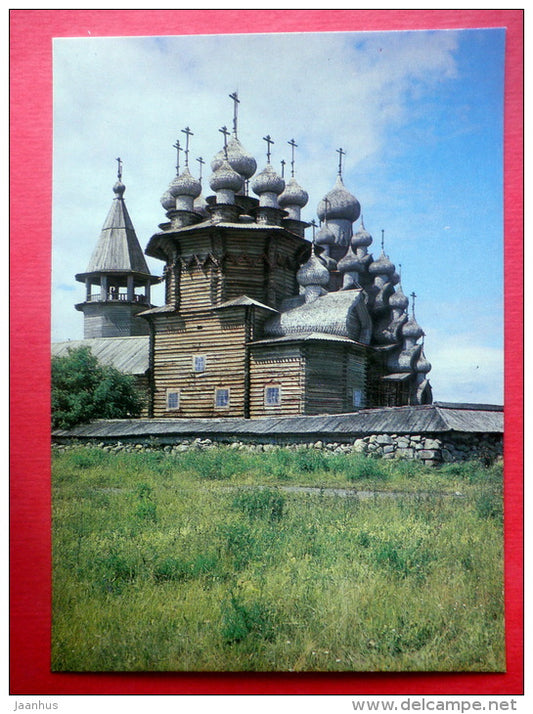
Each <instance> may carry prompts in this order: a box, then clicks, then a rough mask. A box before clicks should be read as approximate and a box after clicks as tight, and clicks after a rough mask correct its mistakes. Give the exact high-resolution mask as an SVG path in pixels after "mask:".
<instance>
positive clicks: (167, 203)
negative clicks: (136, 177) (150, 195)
mask: <svg viewBox="0 0 533 714" xmlns="http://www.w3.org/2000/svg"><path fill="white" fill-rule="evenodd" d="M161 205H162V206H163V208H164V209H165V211H172V209H174V208H176V198H175V196H173V195H172V194H171V193H170V191H169V190H167V191H165V193H164V194H163V195H162V196H161Z"/></svg>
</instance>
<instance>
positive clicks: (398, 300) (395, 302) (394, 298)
mask: <svg viewBox="0 0 533 714" xmlns="http://www.w3.org/2000/svg"><path fill="white" fill-rule="evenodd" d="M389 305H390V307H392V308H394V309H397V310H406V309H407V306H408V305H409V298H408V297H407V296H406V295H404V292H403V290H402V286H401V285H400V287H399V288H398V290H396V292H394V293H393V294H392V295H391V296H390V298H389Z"/></svg>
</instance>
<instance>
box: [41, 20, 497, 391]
mask: <svg viewBox="0 0 533 714" xmlns="http://www.w3.org/2000/svg"><path fill="white" fill-rule="evenodd" d="M504 44H505V32H504V30H499V29H483V30H462V31H435V32H421V31H417V32H392V33H320V34H302V33H295V34H280V35H265V34H263V35H226V36H201V37H165V38H151V37H148V38H86V39H85V38H84V39H60V40H55V42H54V204H53V275H52V302H53V307H52V339H53V340H54V341H57V340H64V339H79V338H81V337H82V336H83V316H82V314H81V313H79V312H77V311H75V310H74V307H73V305H74V303H75V302H81V301H82V300H83V296H84V287H83V285H81V284H79V283H76V282H75V280H74V274H75V273H77V272H83V270H84V269H85V268H86V266H87V263H88V262H89V258H90V255H91V252H92V249H93V248H94V246H95V244H96V241H97V239H98V236H99V234H100V230H101V227H102V224H103V222H104V219H105V217H106V214H107V211H108V209H109V206H110V205H111V201H112V199H113V193H112V190H111V189H112V186H113V183H114V181H115V178H116V162H115V157H117V156H120V157H121V158H122V160H123V162H124V174H123V181H124V183H125V184H126V187H127V188H126V194H125V200H126V204H127V206H128V210H129V212H130V215H131V217H132V220H133V223H134V225H135V228H136V231H137V236H138V238H139V241H140V243H141V245H142V246H143V247H145V246H146V244H147V242H148V240H149V238H150V236H151V235H152V234H153V233H154V232H155V231H156V230H157V224H158V223H160V222H162V221H163V220H165V216H164V212H163V209H162V208H161V205H160V203H159V199H160V197H161V195H162V194H163V192H164V191H165V189H166V188H167V186H168V183H169V182H170V181H171V180H172V178H173V176H174V174H175V151H174V149H173V148H172V144H173V143H174V142H175V140H176V138H178V137H179V136H181V137H183V135H181V129H183V128H184V127H185V126H190V127H191V129H192V130H193V132H194V137H192V140H191V162H190V163H191V168H192V170H193V172H195V170H196V167H197V163H196V161H194V159H195V158H196V157H198V156H200V155H201V156H202V157H203V158H204V159H205V160H206V161H207V162H208V163H209V162H210V160H211V158H212V157H213V155H214V154H215V153H216V152H217V151H218V150H219V149H220V147H221V141H220V140H221V135H220V134H219V132H218V129H219V128H220V127H221V126H222V125H224V124H226V125H227V126H228V127H230V128H231V122H232V116H233V108H232V103H231V100H230V99H229V97H228V94H230V93H231V92H233V91H235V90H236V89H237V90H238V92H239V97H240V99H241V104H240V108H239V138H240V139H241V141H242V143H243V145H244V146H245V148H246V149H247V150H248V151H250V152H251V153H253V154H254V156H255V157H256V159H257V162H258V169H259V170H261V169H262V168H263V167H264V165H265V163H266V158H265V144H264V142H263V141H262V137H263V136H265V135H266V134H267V133H269V134H270V135H271V136H272V137H273V138H274V140H275V144H274V146H273V148H272V163H273V164H274V165H275V166H276V165H277V166H279V162H280V161H281V159H285V160H286V161H287V162H288V161H290V147H289V146H288V145H287V143H286V142H287V141H288V140H289V139H291V138H293V137H294V138H295V139H296V142H297V143H298V149H297V153H296V177H297V179H298V181H299V183H300V184H301V185H302V186H303V187H304V188H305V189H306V190H307V191H308V193H309V196H310V200H309V203H308V205H307V206H306V207H305V208H304V209H303V212H302V217H303V218H304V219H305V220H311V219H312V218H316V206H317V204H318V202H319V200H320V199H321V198H322V197H323V196H324V194H325V193H326V192H327V191H329V189H330V188H331V187H332V186H333V184H334V181H335V178H336V170H337V159H338V155H337V153H336V151H335V150H336V149H337V148H339V147H341V146H342V147H343V148H344V149H345V150H346V152H347V155H346V158H345V163H344V167H345V168H344V182H345V185H346V186H347V188H348V189H349V190H350V191H351V192H352V193H353V194H354V195H355V196H356V197H357V198H358V200H359V201H360V203H361V206H362V211H363V215H364V220H365V226H366V228H367V229H368V230H369V231H370V233H372V235H373V236H374V243H373V246H371V248H370V250H371V251H372V252H373V253H374V255H375V256H376V257H377V255H378V254H379V252H380V240H381V229H384V230H385V250H386V252H387V253H388V254H389V256H390V258H391V260H392V261H393V262H394V263H395V264H396V265H398V264H399V263H401V264H402V282H403V287H404V291H405V292H406V293H411V292H412V291H413V290H414V291H415V292H416V294H417V296H418V297H417V301H416V316H417V319H418V321H419V322H420V324H421V325H422V327H423V328H424V330H425V332H426V354H427V357H428V359H429V360H430V362H431V363H432V365H433V369H432V371H431V373H430V380H431V383H432V385H433V390H434V396H435V399H438V400H440V401H472V402H494V403H502V401H503V303H502V300H503V226H502V222H503V186H502V164H503V143H502V131H503V72H504ZM210 173H211V172H210V169H209V165H208V164H206V166H204V192H205V193H209V189H208V184H207V179H208V177H209V174H210ZM357 225H358V224H356V227H357ZM307 233H308V237H309V238H311V230H310V229H308V232H307ZM148 262H149V265H150V268H151V270H152V272H154V273H155V274H158V275H160V274H161V271H162V264H161V263H160V262H158V261H155V260H149V261H148ZM154 301H155V302H157V303H161V302H162V301H163V298H162V294H161V293H158V292H157V291H156V292H155V294H154Z"/></svg>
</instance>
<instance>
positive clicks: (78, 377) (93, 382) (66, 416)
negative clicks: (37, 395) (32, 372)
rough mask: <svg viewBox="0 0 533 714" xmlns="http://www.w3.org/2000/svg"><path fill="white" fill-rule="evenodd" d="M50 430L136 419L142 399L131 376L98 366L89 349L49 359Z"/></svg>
mask: <svg viewBox="0 0 533 714" xmlns="http://www.w3.org/2000/svg"><path fill="white" fill-rule="evenodd" d="M51 396H52V428H54V429H70V428H72V427H73V426H76V424H81V423H84V422H88V421H91V419H119V418H121V417H136V416H139V414H140V413H141V410H142V399H141V397H140V396H139V394H138V392H137V390H136V389H135V381H134V378H133V377H132V376H131V375H128V374H123V373H122V372H119V371H118V370H117V369H115V368H114V367H110V366H105V365H101V364H100V363H99V362H98V360H97V359H96V357H95V356H94V355H93V353H92V352H91V350H90V348H89V347H78V348H76V349H72V348H69V350H68V355H66V356H65V357H52V395H51Z"/></svg>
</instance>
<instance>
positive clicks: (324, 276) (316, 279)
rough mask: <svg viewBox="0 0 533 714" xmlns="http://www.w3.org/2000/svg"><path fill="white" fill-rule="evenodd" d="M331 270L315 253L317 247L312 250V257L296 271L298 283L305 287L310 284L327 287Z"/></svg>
mask: <svg viewBox="0 0 533 714" xmlns="http://www.w3.org/2000/svg"><path fill="white" fill-rule="evenodd" d="M329 279H330V275H329V270H328V269H327V268H326V266H325V265H324V263H322V261H321V260H320V258H319V257H318V256H317V255H316V253H315V248H314V246H313V250H312V252H311V257H310V258H309V260H308V261H307V263H304V264H303V265H302V267H301V268H300V269H299V270H298V272H297V273H296V280H297V281H298V285H301V287H302V288H305V287H307V286H309V285H320V286H322V287H324V288H325V287H326V285H327V284H328V283H329Z"/></svg>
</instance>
